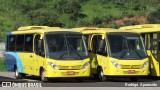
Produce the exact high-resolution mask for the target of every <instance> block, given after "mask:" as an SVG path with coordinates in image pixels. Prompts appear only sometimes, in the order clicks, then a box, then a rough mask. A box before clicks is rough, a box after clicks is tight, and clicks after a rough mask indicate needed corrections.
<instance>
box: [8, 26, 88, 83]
mask: <svg viewBox="0 0 160 90" xmlns="http://www.w3.org/2000/svg"><path fill="white" fill-rule="evenodd" d="M6 43H7V44H6V52H5V63H6V68H7V70H9V71H15V76H16V78H18V79H19V78H23V77H25V76H26V75H35V76H40V77H41V80H42V81H48V79H49V78H58V77H67V78H70V77H71V78H76V79H77V80H78V81H82V80H83V79H84V77H89V76H90V59H89V56H88V51H87V47H86V44H85V40H84V36H83V34H82V33H81V32H78V31H75V30H71V29H63V28H58V27H47V26H26V27H20V28H19V29H18V31H13V32H9V33H8V34H7V40H6Z"/></svg>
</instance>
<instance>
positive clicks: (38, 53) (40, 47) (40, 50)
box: [32, 34, 45, 76]
mask: <svg viewBox="0 0 160 90" xmlns="http://www.w3.org/2000/svg"><path fill="white" fill-rule="evenodd" d="M40 38H41V35H40V34H36V35H35V36H34V55H33V56H32V60H33V64H34V66H33V68H34V69H33V72H34V75H37V76H38V75H39V74H40V73H39V71H40V70H39V69H40V66H43V62H44V59H45V51H44V40H43V39H40Z"/></svg>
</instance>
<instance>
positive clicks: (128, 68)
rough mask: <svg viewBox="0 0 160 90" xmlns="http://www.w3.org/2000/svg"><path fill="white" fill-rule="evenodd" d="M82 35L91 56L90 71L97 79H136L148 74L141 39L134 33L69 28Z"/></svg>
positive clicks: (147, 63)
mask: <svg viewBox="0 0 160 90" xmlns="http://www.w3.org/2000/svg"><path fill="white" fill-rule="evenodd" d="M73 29H76V30H78V31H81V32H82V33H83V34H84V35H85V39H86V43H87V45H88V51H89V55H90V59H91V74H93V75H94V76H95V77H97V78H98V79H99V80H100V81H105V80H106V79H107V78H108V77H112V76H113V77H119V76H122V77H129V78H130V80H131V81H137V80H138V77H139V76H148V74H149V73H150V72H149V61H148V56H147V53H146V50H145V47H144V44H143V41H142V38H141V35H140V34H138V33H134V32H127V31H122V30H117V29H110V28H89V27H88V28H87V27H84V28H83V27H82V28H73Z"/></svg>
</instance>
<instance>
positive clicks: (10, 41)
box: [7, 35, 16, 51]
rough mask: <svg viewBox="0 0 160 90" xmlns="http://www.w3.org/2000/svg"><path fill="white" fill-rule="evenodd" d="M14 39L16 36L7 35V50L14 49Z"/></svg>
mask: <svg viewBox="0 0 160 90" xmlns="http://www.w3.org/2000/svg"><path fill="white" fill-rule="evenodd" d="M15 39H16V36H13V35H11V36H8V46H7V50H8V51H15Z"/></svg>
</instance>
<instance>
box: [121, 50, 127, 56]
mask: <svg viewBox="0 0 160 90" xmlns="http://www.w3.org/2000/svg"><path fill="white" fill-rule="evenodd" d="M127 53H128V50H125V51H124V52H123V53H122V54H121V56H120V58H123V57H124V56H125V55H126V54H127Z"/></svg>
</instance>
